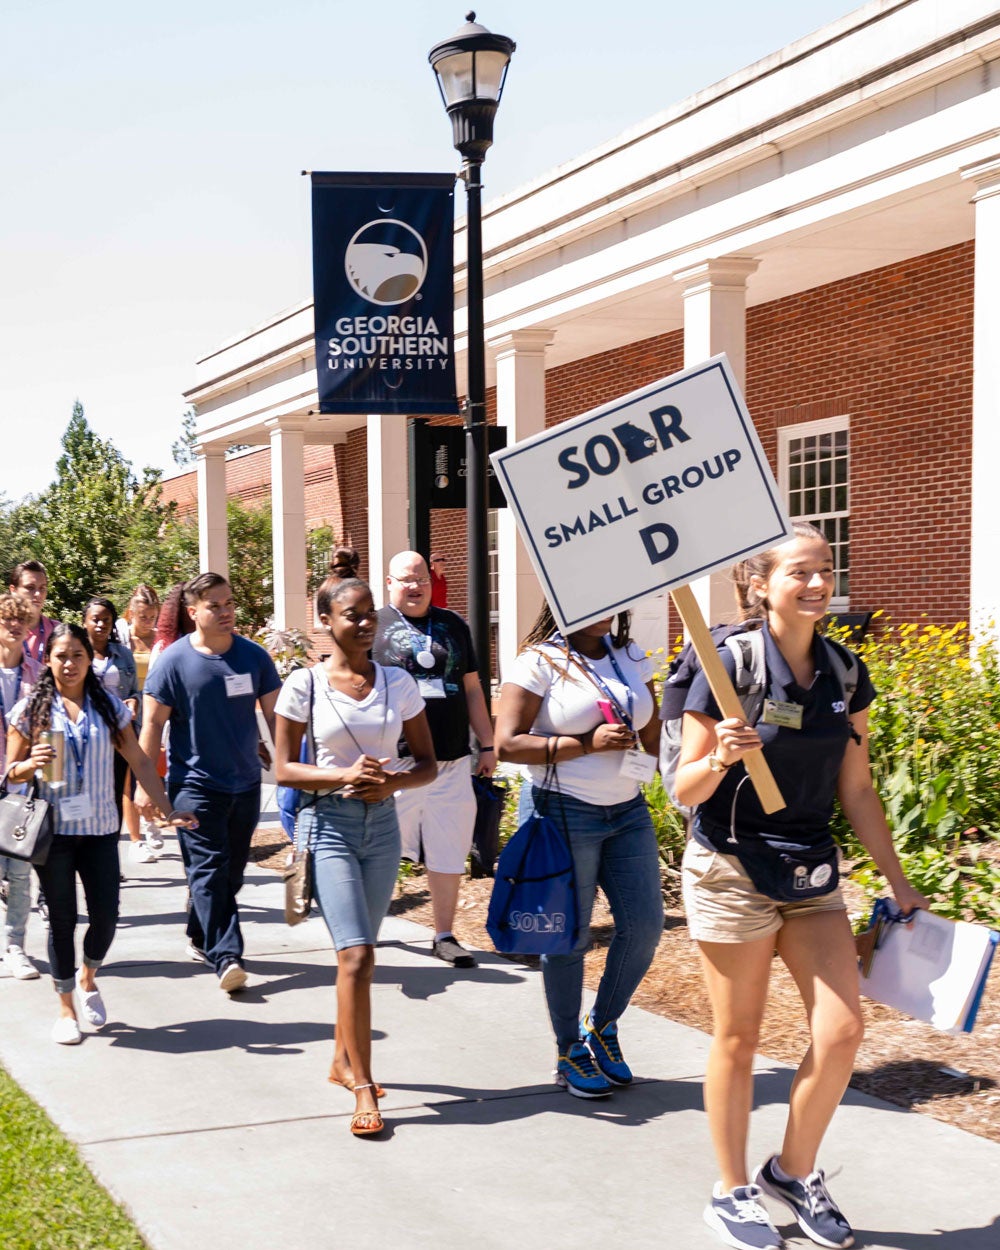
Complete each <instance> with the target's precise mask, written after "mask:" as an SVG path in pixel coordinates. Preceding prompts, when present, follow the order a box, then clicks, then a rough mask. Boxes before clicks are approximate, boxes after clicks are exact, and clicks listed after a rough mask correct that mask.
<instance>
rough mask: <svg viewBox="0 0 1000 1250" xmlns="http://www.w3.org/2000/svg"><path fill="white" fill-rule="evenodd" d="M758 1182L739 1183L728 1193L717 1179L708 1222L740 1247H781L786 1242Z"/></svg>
mask: <svg viewBox="0 0 1000 1250" xmlns="http://www.w3.org/2000/svg"><path fill="white" fill-rule="evenodd" d="M759 1197H760V1190H759V1189H758V1188H757V1186H756V1185H737V1186H736V1188H735V1189H732V1190H731V1191H730V1192H729V1193H728V1194H727V1193H723V1191H722V1186H721V1185H720V1184H718V1183H716V1186H715V1188H714V1189H713V1190H712V1201H711V1202H710V1203H709V1204H708V1206H707V1207H706V1208H705V1211H704V1219H705V1223H706V1224H707V1225H708V1226H709V1228H714V1229H715V1231H716V1232H717V1233H718V1234H719V1236H720V1237H721V1238H722V1240H723V1241H724V1242H725V1243H726V1245H727V1246H736V1248H737V1250H780V1247H781V1246H783V1245H784V1244H785V1243H784V1242H783V1241H782V1239H781V1234H780V1233H779V1232H778V1230H777V1229H776V1228H775V1227H774V1225H773V1224H772V1223H771V1221H770V1220H769V1219H768V1217H767V1212H766V1211H765V1210H764V1208H763V1207H762V1206H761V1205H760V1203H759V1202H758V1201H757V1199H758V1198H759Z"/></svg>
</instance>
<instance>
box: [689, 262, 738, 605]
mask: <svg viewBox="0 0 1000 1250" xmlns="http://www.w3.org/2000/svg"><path fill="white" fill-rule="evenodd" d="M758 264H759V261H756V260H754V259H753V257H752V256H724V257H721V258H719V259H718V260H708V261H705V262H704V264H701V265H695V266H693V267H692V268H691V269H683V270H680V271H679V272H678V273H675V274H674V275H673V277H674V281H675V282H679V283H680V284H681V286H682V287H683V291H684V366H685V368H688V367H690V366H692V365H697V364H701V362H702V361H703V360H708V359H709V357H711V356H717V355H718V354H719V353H720V352H725V353H726V355H727V356H728V357H729V363H730V364H731V365H732V367H733V372H734V373H735V375H736V380H737V382H739V384H740V388H741V389H743V388H744V386H745V384H746V367H747V327H746V287H747V278H748V277H749V276H750V275H751V274H752V273H753V272H754V270H755V269H756V268H757V266H758ZM692 589H693V590H694V593H695V597H696V598H697V600H698V603H699V605H700V606H701V610H702V613H703V615H704V617H705V619H706V620H707V621H708V622H709V624H711V625H714V624H716V623H717V622H719V621H731V620H735V619H736V604H735V601H734V599H733V588H732V585H731V583H730V581H729V577H728V575H727V574H726V573H713V574H712V575H711V577H701V578H699V579H698V580H697V581H696V582H692Z"/></svg>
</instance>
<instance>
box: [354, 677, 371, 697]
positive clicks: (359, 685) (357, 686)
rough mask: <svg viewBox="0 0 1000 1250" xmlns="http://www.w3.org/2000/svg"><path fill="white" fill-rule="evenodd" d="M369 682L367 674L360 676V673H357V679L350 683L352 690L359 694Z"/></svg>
mask: <svg viewBox="0 0 1000 1250" xmlns="http://www.w3.org/2000/svg"><path fill="white" fill-rule="evenodd" d="M370 681H371V678H370V677H369V676H368V675H367V674H365V675H364V676H362V675H361V674H360V673H358V675H357V678H356V679H355V680H352V681H351V687H352V689H354V690H356V691H357V692H358V693H359V694H360V693H361V691H362V690H364V688H365V686H367V685H368V683H369V682H370Z"/></svg>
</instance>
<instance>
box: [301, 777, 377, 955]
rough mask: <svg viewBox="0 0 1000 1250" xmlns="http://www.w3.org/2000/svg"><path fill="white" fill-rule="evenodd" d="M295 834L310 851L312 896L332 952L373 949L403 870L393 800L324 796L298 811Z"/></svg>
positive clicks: (302, 845)
mask: <svg viewBox="0 0 1000 1250" xmlns="http://www.w3.org/2000/svg"><path fill="white" fill-rule="evenodd" d="M295 832H296V841H297V844H298V846H299V848H300V849H303V848H304V847H306V846H308V847H309V849H310V851H311V852H312V862H313V894H314V896H315V898H316V902H317V903H318V904H319V909H320V912H321V913H322V915H323V919H324V920H325V921H326V927H327V928H328V929H329V930H330V937H331V938H333V945H334V948H335V949H336V950H338V951H340V950H344V948H345V947H348V946H374V945H375V942H376V940H377V938H378V929H379V925H380V924H381V923H382V917H383V916H384V915H385V913H386V911H388V908H389V900H390V899H391V898H392V889H393V886H394V885H395V884H396V874H397V872H398V871H399V855H400V840H399V822H398V821H397V820H396V803H395V800H394V799H391V798H389V799H383V800H382V802H381V803H362V801H361V800H360V799H342V798H338V797H337V795H335V794H330V795H325V796H324V797H322V798H320V799H319V800H318V801H317V802H316V803H314V804H312V805H310V806H307V807H302V808H300V809H299V818H298V822H297V825H296V831H295Z"/></svg>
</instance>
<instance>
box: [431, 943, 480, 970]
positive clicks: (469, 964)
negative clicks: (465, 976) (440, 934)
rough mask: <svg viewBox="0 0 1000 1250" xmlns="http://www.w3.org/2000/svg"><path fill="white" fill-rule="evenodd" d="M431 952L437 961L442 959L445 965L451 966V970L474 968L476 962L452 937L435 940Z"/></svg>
mask: <svg viewBox="0 0 1000 1250" xmlns="http://www.w3.org/2000/svg"><path fill="white" fill-rule="evenodd" d="M432 949H433V952H434V954H435V955H437V957H438V959H443V960H444V962H445V963H446V964H451V966H452V967H453V968H474V967H475V966H476V961H475V959H473V957H472V956H471V955H470V954H469V952H468V951H467V950H466V949H465V947H464V946H462V945H461V944H460V943H459V942H456V941H455V939H454V937H452V936H449V937H445V938H440V939H438V938H435V939H434V946H433V947H432Z"/></svg>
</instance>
